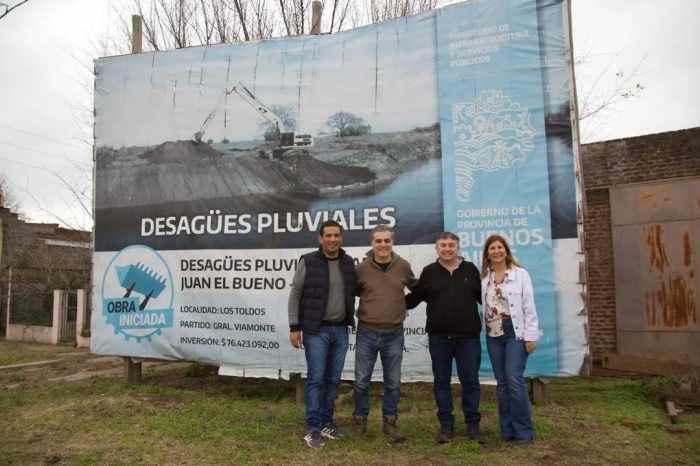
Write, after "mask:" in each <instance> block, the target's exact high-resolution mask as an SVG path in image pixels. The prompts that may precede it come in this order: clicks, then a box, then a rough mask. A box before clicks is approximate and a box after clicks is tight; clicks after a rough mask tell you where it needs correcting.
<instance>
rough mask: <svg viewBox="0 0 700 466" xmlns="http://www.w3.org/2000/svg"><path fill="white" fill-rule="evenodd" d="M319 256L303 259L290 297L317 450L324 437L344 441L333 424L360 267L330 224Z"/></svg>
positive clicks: (309, 434) (309, 437) (292, 333)
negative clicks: (356, 266)
mask: <svg viewBox="0 0 700 466" xmlns="http://www.w3.org/2000/svg"><path fill="white" fill-rule="evenodd" d="M318 242H319V243H320V244H321V246H320V247H319V248H318V251H314V252H310V253H308V254H305V255H304V256H302V259H301V260H300V261H299V266H298V267H297V271H296V273H295V274H294V279H293V280H292V291H291V292H290V294H289V341H290V343H291V344H292V346H293V347H295V348H299V347H300V346H301V343H302V332H303V342H304V351H305V355H306V366H307V374H306V386H305V388H304V402H305V403H306V435H305V436H304V441H305V442H306V444H307V445H308V446H310V447H312V448H321V447H323V446H324V442H323V437H327V438H331V439H337V438H340V437H342V436H343V434H342V432H341V431H340V430H339V429H338V427H337V426H336V425H335V423H334V422H333V413H334V411H335V396H336V393H337V392H338V383H339V382H340V376H341V374H342V372H343V366H344V365H345V355H346V354H347V351H348V325H350V326H352V327H353V328H354V327H355V318H354V314H355V264H354V261H353V259H352V257H350V256H348V255H347V254H345V251H343V249H341V247H340V245H341V244H342V243H343V236H342V229H341V227H340V224H338V222H335V221H333V220H328V221H326V222H324V223H323V224H322V225H321V229H320V230H319V237H318Z"/></svg>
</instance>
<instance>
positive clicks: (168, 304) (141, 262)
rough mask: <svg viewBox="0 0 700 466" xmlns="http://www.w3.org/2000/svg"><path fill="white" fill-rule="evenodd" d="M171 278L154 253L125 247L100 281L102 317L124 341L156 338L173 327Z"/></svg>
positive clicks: (162, 261)
mask: <svg viewBox="0 0 700 466" xmlns="http://www.w3.org/2000/svg"><path fill="white" fill-rule="evenodd" d="M174 296H175V290H174V287H173V276H172V274H171V273H170V269H169V268H168V264H167V263H166V262H165V260H164V259H163V257H162V256H161V255H160V254H158V252H156V251H155V250H153V249H151V248H149V247H146V246H129V247H127V248H124V249H122V250H121V251H119V253H117V255H116V256H114V258H113V259H112V260H111V262H110V263H109V265H108V266H107V270H105V275H104V277H103V279H102V315H103V316H105V317H107V324H109V325H112V326H113V327H114V333H115V334H116V333H122V334H124V338H126V340H127V341H128V340H130V339H131V338H134V339H136V342H137V343H140V342H141V340H142V339H143V338H146V339H147V340H149V341H150V340H151V337H152V336H153V335H154V334H155V335H160V334H161V330H162V329H164V328H172V326H173V298H174Z"/></svg>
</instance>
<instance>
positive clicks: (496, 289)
mask: <svg viewBox="0 0 700 466" xmlns="http://www.w3.org/2000/svg"><path fill="white" fill-rule="evenodd" d="M489 276H490V277H493V278H491V279H489V281H488V284H487V288H486V306H485V308H486V310H485V311H484V312H486V335H488V336H490V337H500V336H501V335H503V334H504V333H505V332H504V331H503V321H502V320H501V314H506V315H510V311H509V310H508V296H507V295H506V292H505V287H504V286H503V284H504V283H505V281H506V278H508V272H506V273H505V275H503V279H502V280H501V281H500V282H498V283H496V278H495V277H496V274H495V273H494V272H493V270H491V273H490V275H489Z"/></svg>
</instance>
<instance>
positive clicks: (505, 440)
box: [501, 437, 515, 442]
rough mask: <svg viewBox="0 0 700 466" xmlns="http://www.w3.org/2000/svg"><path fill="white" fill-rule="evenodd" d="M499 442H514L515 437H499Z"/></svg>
mask: <svg viewBox="0 0 700 466" xmlns="http://www.w3.org/2000/svg"><path fill="white" fill-rule="evenodd" d="M501 442H515V437H501Z"/></svg>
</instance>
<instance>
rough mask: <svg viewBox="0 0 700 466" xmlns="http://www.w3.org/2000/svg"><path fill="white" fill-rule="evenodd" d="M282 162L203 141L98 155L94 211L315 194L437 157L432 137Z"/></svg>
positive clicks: (333, 149)
mask: <svg viewBox="0 0 700 466" xmlns="http://www.w3.org/2000/svg"><path fill="white" fill-rule="evenodd" d="M318 143H319V144H318V145H317V146H316V147H312V148H308V151H307V150H289V151H287V152H286V153H285V154H284V156H283V157H282V159H270V158H267V157H259V156H258V149H263V150H264V149H268V150H267V151H266V153H268V154H269V153H270V150H269V149H270V148H269V147H264V145H263V146H260V147H258V148H256V149H253V150H219V149H217V148H215V147H212V146H211V145H209V144H206V143H204V142H202V143H199V144H195V143H194V142H193V141H174V142H172V141H170V142H165V143H163V144H160V145H158V146H155V147H144V148H134V147H128V148H121V149H112V148H99V149H98V151H97V176H96V186H97V198H96V205H97V208H116V207H133V206H142V205H153V204H163V203H166V202H176V201H192V200H199V199H216V198H228V197H236V196H248V195H253V194H269V193H279V192H289V191H294V192H311V193H320V192H326V191H332V190H342V189H347V188H351V187H358V186H366V185H367V184H371V183H373V182H375V181H387V180H390V179H391V178H393V177H395V176H396V175H397V174H398V172H399V171H400V170H401V168H402V167H403V166H404V165H406V164H407V163H408V162H411V161H414V160H421V159H428V158H431V157H435V156H436V155H439V143H438V140H437V138H436V137H435V135H434V134H432V135H431V134H412V133H409V134H399V135H391V136H387V135H371V136H368V137H365V138H364V139H357V140H354V141H342V140H341V141H333V140H328V141H323V140H322V139H321V138H319V140H318Z"/></svg>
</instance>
